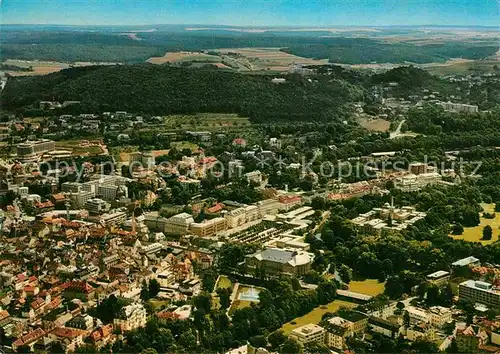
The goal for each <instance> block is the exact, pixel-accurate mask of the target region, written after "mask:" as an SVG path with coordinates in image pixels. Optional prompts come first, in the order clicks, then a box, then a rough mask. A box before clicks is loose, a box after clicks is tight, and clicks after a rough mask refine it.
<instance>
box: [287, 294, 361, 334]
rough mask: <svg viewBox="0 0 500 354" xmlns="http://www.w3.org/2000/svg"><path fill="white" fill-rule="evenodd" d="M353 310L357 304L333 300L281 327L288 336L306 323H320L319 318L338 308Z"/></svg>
mask: <svg viewBox="0 0 500 354" xmlns="http://www.w3.org/2000/svg"><path fill="white" fill-rule="evenodd" d="M342 307H345V308H355V307H357V304H354V303H352V302H347V301H343V300H334V301H332V302H330V303H329V304H328V305H324V306H318V307H316V308H315V309H314V310H312V311H311V312H309V313H307V314H305V315H304V316H302V317H297V318H295V319H294V320H293V321H290V322H287V323H285V324H284V325H283V327H281V329H282V330H283V332H284V333H285V334H289V333H290V332H291V331H292V330H293V329H295V328H298V327H301V326H303V325H306V324H308V323H314V324H318V323H319V322H320V321H321V317H322V316H323V315H324V314H325V313H327V312H335V311H337V310H339V309H340V308H342Z"/></svg>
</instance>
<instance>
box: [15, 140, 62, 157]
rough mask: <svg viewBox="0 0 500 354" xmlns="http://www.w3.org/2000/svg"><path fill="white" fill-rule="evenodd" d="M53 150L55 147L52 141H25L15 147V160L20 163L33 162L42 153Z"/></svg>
mask: <svg viewBox="0 0 500 354" xmlns="http://www.w3.org/2000/svg"><path fill="white" fill-rule="evenodd" d="M55 149H56V145H55V142H54V141H52V140H47V139H42V140H36V141H26V142H24V143H20V144H18V145H17V158H18V159H19V160H20V161H21V162H35V161H37V160H38V158H39V157H40V156H41V155H43V154H44V153H46V152H49V151H54V150H55Z"/></svg>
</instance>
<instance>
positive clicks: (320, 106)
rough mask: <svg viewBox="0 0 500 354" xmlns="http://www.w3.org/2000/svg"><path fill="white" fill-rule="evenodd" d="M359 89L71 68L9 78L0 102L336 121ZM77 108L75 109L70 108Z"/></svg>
mask: <svg viewBox="0 0 500 354" xmlns="http://www.w3.org/2000/svg"><path fill="white" fill-rule="evenodd" d="M362 96H363V89H362V88H360V87H359V86H354V85H352V84H350V83H348V82H346V81H343V80H338V79H335V78H331V77H327V76H323V77H321V78H318V80H315V81H313V82H311V81H309V80H307V78H304V77H301V76H295V75H288V76H287V82H286V83H285V84H279V85H277V84H273V83H272V82H271V77H269V76H260V75H259V76H251V75H243V74H238V73H232V72H225V71H219V70H208V69H199V70H194V69H182V68H171V67H167V66H155V65H150V64H141V65H133V66H113V67H87V68H72V69H67V70H63V71H61V72H58V73H54V74H50V75H47V76H44V77H23V78H18V77H15V78H11V79H10V80H9V81H8V83H7V86H6V88H5V90H4V91H3V92H2V94H1V96H0V97H1V100H2V107H3V108H4V109H9V110H16V109H20V108H23V109H30V108H31V109H36V108H37V106H38V103H39V101H44V100H56V101H60V102H63V101H75V100H77V101H81V104H80V105H78V106H70V107H67V109H68V110H75V109H77V110H79V111H80V113H92V112H94V113H98V112H103V111H120V110H124V111H129V112H143V113H150V114H157V115H166V114H177V113H188V114H189V113H196V112H217V113H238V114H240V115H242V116H247V117H250V119H252V120H253V121H254V122H259V121H273V120H288V121H293V120H317V121H328V120H338V119H340V118H342V117H344V116H346V115H347V112H346V109H345V104H346V103H348V102H352V101H356V100H359V99H361V98H362ZM75 107H76V108H75Z"/></svg>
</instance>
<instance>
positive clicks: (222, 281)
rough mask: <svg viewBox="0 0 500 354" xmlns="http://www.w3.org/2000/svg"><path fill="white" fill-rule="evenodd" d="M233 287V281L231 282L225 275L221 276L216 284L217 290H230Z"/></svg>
mask: <svg viewBox="0 0 500 354" xmlns="http://www.w3.org/2000/svg"><path fill="white" fill-rule="evenodd" d="M231 286H233V283H232V282H231V280H229V279H228V278H227V277H226V276H225V275H221V276H220V277H219V280H218V281H217V284H215V290H217V289H224V288H230V287H231Z"/></svg>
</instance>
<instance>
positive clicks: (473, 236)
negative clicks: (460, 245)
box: [450, 203, 500, 245]
mask: <svg viewBox="0 0 500 354" xmlns="http://www.w3.org/2000/svg"><path fill="white" fill-rule="evenodd" d="M481 206H482V207H483V209H484V211H485V212H488V213H494V211H495V204H493V203H491V204H485V203H483V204H481ZM486 225H490V226H491V228H492V229H493V237H492V238H491V240H481V237H483V228H484V227H485V226H486ZM499 228H500V213H496V216H495V218H494V219H486V218H483V216H482V213H481V223H480V224H479V225H478V226H474V227H465V228H464V233H463V234H462V235H456V236H455V235H450V237H453V238H455V239H459V240H465V241H469V242H481V243H482V244H483V245H489V244H491V243H493V242H495V241H498V237H499V235H500V230H499Z"/></svg>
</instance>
